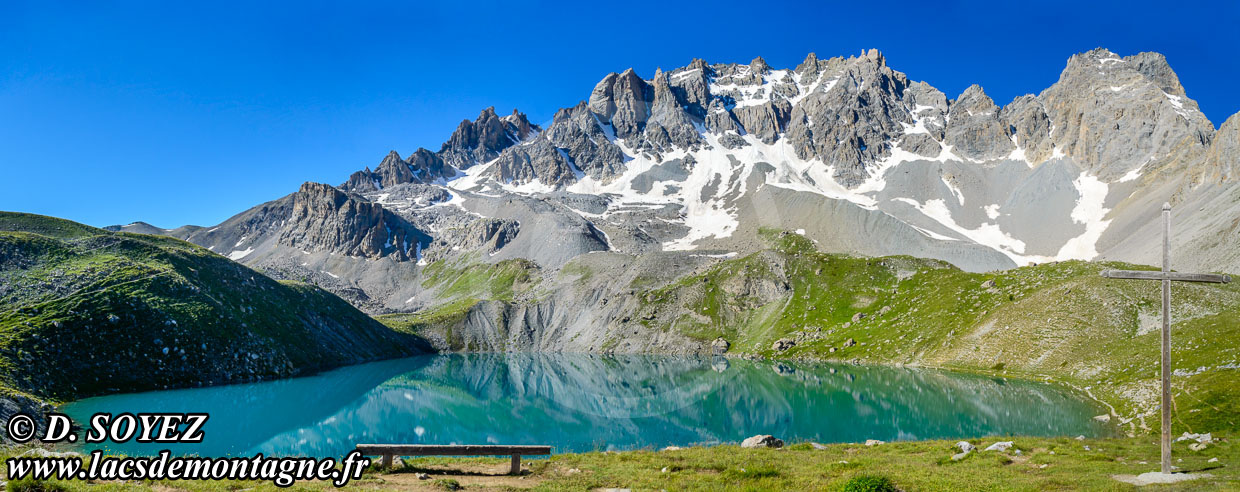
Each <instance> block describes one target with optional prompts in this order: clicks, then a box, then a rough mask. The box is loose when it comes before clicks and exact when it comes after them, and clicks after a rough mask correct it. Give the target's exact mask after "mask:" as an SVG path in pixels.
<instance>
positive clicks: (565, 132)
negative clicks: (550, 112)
mask: <svg viewBox="0 0 1240 492" xmlns="http://www.w3.org/2000/svg"><path fill="white" fill-rule="evenodd" d="M546 135H547V139H549V140H550V141H551V143H552V144H554V145H555V146H556V147H557V148H559V149H561V150H563V151H564V152H565V153H567V154H568V157H569V159H571V160H572V161H573V163H574V164H576V166H577V167H578V168H579V169H581V171H582V172H583V173H585V174H586V176H590V177H591V178H594V179H597V180H599V181H607V180H608V179H610V178H612V177H614V176H616V175H618V174H620V173H622V172H624V158H625V155H624V152H623V151H621V150H620V147H618V146H616V144H614V143H612V142H611V140H609V139H608V138H607V133H606V132H604V131H603V128H602V126H600V125H599V120H598V118H597V117H596V116H595V115H594V113H592V112H590V110H589V108H588V107H587V106H586V104H585V103H584V102H583V103H580V104H578V105H576V106H574V107H572V108H567V109H561V110H560V111H558V112H556V114H555V120H554V121H553V122H552V124H551V126H549V127H548V128H547V132H546Z"/></svg>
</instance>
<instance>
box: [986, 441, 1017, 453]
mask: <svg viewBox="0 0 1240 492" xmlns="http://www.w3.org/2000/svg"><path fill="white" fill-rule="evenodd" d="M1010 447H1012V441H1000V442H997V443H994V444H991V445H990V446H987V447H986V450H987V451H998V452H1000V453H1002V452H1004V451H1007V450H1008V448H1010Z"/></svg>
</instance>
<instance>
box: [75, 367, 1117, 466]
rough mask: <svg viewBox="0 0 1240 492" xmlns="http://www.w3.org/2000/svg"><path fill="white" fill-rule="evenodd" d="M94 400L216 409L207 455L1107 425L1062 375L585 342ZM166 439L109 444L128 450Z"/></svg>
mask: <svg viewBox="0 0 1240 492" xmlns="http://www.w3.org/2000/svg"><path fill="white" fill-rule="evenodd" d="M64 410H65V412H66V413H68V414H69V415H70V416H71V417H73V418H74V419H75V420H76V421H79V422H86V420H87V419H88V418H89V416H90V414H92V413H94V412H112V413H113V414H116V413H119V412H141V411H145V412H209V413H210V414H211V418H210V420H209V421H208V422H207V424H206V425H205V426H204V428H203V431H204V433H205V439H204V442H202V443H201V444H196V445H177V446H172V447H171V449H172V450H173V452H175V453H181V454H199V455H203V456H225V455H243V454H253V453H256V452H263V453H265V454H269V455H270V454H276V455H311V456H341V455H343V454H345V453H347V452H348V451H349V450H351V449H352V448H353V446H354V445H355V444H358V443H363V442H367V443H426V444H484V443H499V444H550V445H551V446H553V449H554V450H555V451H556V452H570V451H590V450H596V449H634V448H642V447H663V446H668V445H678V446H684V445H690V444H712V443H720V442H736V441H740V440H742V439H744V438H746V437H749V436H752V435H754V434H773V435H775V436H776V437H780V438H782V439H784V440H788V441H802V440H812V441H818V442H860V441H864V440H866V439H880V440H884V441H892V440H901V439H929V438H964V437H980V436H987V435H1005V434H1020V435H1039V436H1054V435H1073V436H1075V435H1078V434H1084V435H1087V436H1096V435H1102V434H1104V433H1106V432H1107V429H1108V428H1107V427H1105V424H1099V423H1097V422H1094V421H1093V420H1092V419H1091V417H1092V416H1093V415H1096V414H1098V413H1101V410H1099V409H1098V408H1096V407H1095V406H1093V405H1092V404H1089V403H1086V402H1083V401H1081V400H1078V399H1076V398H1075V397H1074V396H1073V395H1071V394H1069V393H1067V392H1065V391H1063V390H1062V389H1060V388H1057V387H1054V386H1050V385H1045V384H1039V383H1032V382H1025V381H1013V380H1003V379H997V378H986V377H981V376H974V375H964V374H955V373H947V372H941V371H934V370H924V369H906V368H891V367H866V366H851V365H831V364H801V363H789V362H770V361H759V362H754V361H745V360H729V359H723V358H715V359H710V358H681V357H661V356H636V355H634V356H625V355H617V356H602V355H592V354H465V355H461V354H452V355H431V356H422V357H414V358H409V359H400V360H392V361H385V362H376V363H371V364H363V365H359V366H353V367H347V368H343V369H337V370H334V371H330V372H325V373H322V374H319V375H315V376H309V377H304V378H296V379H288V380H281V381H272V382H263V383H253V384H241V385H233V386H220V387H213V388H195V389H184V390H170V391H155V392H148V393H135V394H125V395H113V396H105V397H99V398H90V399H87V400H82V401H78V402H74V403H72V404H69V405H66V406H65V409H64ZM164 448H168V446H158V447H155V446H142V445H136V444H133V443H127V444H122V445H115V444H110V445H109V446H107V449H111V450H113V451H119V452H123V453H127V454H154V453H156V452H158V450H159V449H164Z"/></svg>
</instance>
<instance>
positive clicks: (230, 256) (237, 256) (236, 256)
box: [228, 243, 254, 261]
mask: <svg viewBox="0 0 1240 492" xmlns="http://www.w3.org/2000/svg"><path fill="white" fill-rule="evenodd" d="M237 244H238V245H240V244H241V243H237ZM253 252H254V248H253V247H250V248H246V249H245V250H244V251H233V252H232V253H228V259H230V260H232V261H237V260H240V259H242V258H245V257H246V256H248V255H249V254H250V253H253Z"/></svg>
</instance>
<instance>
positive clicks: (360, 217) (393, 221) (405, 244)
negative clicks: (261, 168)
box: [279, 183, 430, 261]
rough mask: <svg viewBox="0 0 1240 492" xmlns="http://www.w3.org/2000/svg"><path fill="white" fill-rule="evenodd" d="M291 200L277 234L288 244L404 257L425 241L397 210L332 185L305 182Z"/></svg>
mask: <svg viewBox="0 0 1240 492" xmlns="http://www.w3.org/2000/svg"><path fill="white" fill-rule="evenodd" d="M292 202H293V204H292V211H291V214H290V215H289V225H288V226H286V227H285V228H284V229H283V231H281V233H280V237H279V241H280V243H281V244H283V245H286V246H289V247H292V248H301V249H303V250H305V251H310V252H317V251H330V252H333V253H339V254H344V255H348V256H360V257H364V258H372V259H373V258H380V257H384V256H391V257H393V258H395V259H397V260H399V261H407V260H410V259H416V258H417V255H418V251H420V249H421V248H422V247H425V246H426V245H427V244H429V243H430V236H427V235H426V234H425V233H423V232H422V231H419V230H418V229H416V228H415V227H413V226H412V225H410V224H409V223H408V222H407V221H405V219H403V218H401V217H400V216H398V215H396V214H393V213H391V212H389V211H387V210H386V209H384V208H383V207H382V206H380V205H378V204H375V203H371V202H368V201H365V200H359V199H356V198H353V197H350V196H349V195H348V194H346V193H344V192H343V191H340V190H339V189H336V188H335V187H333V186H331V185H326V184H322V183H305V184H303V185H301V189H300V190H298V191H297V193H294V194H293V200H292Z"/></svg>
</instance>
